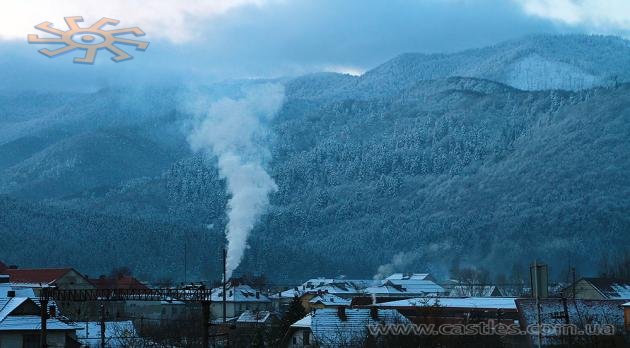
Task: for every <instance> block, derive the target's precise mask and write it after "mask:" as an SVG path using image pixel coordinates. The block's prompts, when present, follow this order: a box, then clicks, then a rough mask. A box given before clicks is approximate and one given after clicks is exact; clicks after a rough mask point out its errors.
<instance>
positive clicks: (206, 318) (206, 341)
mask: <svg viewBox="0 0 630 348" xmlns="http://www.w3.org/2000/svg"><path fill="white" fill-rule="evenodd" d="M201 311H202V314H203V315H202V317H203V319H202V320H203V323H202V325H201V327H202V328H203V333H202V336H201V337H203V343H202V346H203V348H209V347H210V335H209V332H208V329H209V328H208V326H209V323H210V301H202V302H201Z"/></svg>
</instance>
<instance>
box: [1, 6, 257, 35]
mask: <svg viewBox="0 0 630 348" xmlns="http://www.w3.org/2000/svg"><path fill="white" fill-rule="evenodd" d="M267 2H269V0H187V1H175V0H151V1H144V0H108V1H85V0H66V1H49V0H22V1H4V2H3V4H2V11H0V39H1V40H24V39H25V38H26V35H27V34H29V33H34V32H35V29H33V26H35V25H37V24H39V23H42V22H45V21H48V22H52V23H53V24H54V27H56V28H59V29H62V30H65V29H66V27H65V23H64V21H63V17H68V16H83V18H84V19H85V23H86V24H90V23H92V22H94V21H96V20H98V19H100V18H101V17H110V18H115V19H118V20H120V21H121V23H120V24H119V25H118V26H119V27H121V28H122V27H133V26H138V27H140V28H142V29H143V30H144V31H145V32H146V33H148V34H150V35H151V38H158V39H161V38H165V39H168V40H170V41H171V42H175V43H178V42H186V41H190V40H193V39H195V38H197V37H198V33H199V29H200V27H202V26H205V25H207V21H208V20H212V19H213V18H216V17H219V16H221V15H224V14H226V13H228V12H229V11H230V10H232V9H235V8H239V7H243V6H255V7H256V6H263V5H264V4H266V3H267Z"/></svg>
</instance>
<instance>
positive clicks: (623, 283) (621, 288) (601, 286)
mask: <svg viewBox="0 0 630 348" xmlns="http://www.w3.org/2000/svg"><path fill="white" fill-rule="evenodd" d="M583 279H584V280H585V281H587V282H588V283H590V284H591V285H592V286H593V287H594V288H595V289H597V291H598V292H599V293H600V294H602V296H604V298H606V299H610V300H620V299H621V300H630V280H625V279H612V278H583Z"/></svg>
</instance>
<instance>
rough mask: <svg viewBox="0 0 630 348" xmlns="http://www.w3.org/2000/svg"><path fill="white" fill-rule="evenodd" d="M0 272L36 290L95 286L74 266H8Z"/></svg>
mask: <svg viewBox="0 0 630 348" xmlns="http://www.w3.org/2000/svg"><path fill="white" fill-rule="evenodd" d="M0 273H1V274H4V275H8V276H9V282H11V283H14V284H18V285H21V286H25V287H26V286H28V287H32V288H34V289H35V290H36V292H38V291H39V289H40V288H42V287H44V286H56V287H57V288H59V289H72V290H78V289H94V288H95V287H94V285H92V283H90V281H89V280H88V279H87V278H86V277H84V276H83V275H82V274H80V273H79V272H77V271H76V270H74V269H72V268H32V269H19V268H7V269H5V270H3V271H1V272H0Z"/></svg>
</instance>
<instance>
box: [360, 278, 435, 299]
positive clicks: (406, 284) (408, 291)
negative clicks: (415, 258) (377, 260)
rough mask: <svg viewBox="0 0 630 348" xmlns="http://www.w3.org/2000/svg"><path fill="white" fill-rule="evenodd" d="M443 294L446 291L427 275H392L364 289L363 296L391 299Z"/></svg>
mask: <svg viewBox="0 0 630 348" xmlns="http://www.w3.org/2000/svg"><path fill="white" fill-rule="evenodd" d="M445 293H446V290H445V289H444V288H443V287H441V286H440V285H438V284H437V283H436V282H435V279H433V277H432V276H431V275H429V274H428V273H394V274H392V275H391V276H389V277H387V278H385V279H384V280H383V281H382V282H381V284H380V285H377V286H371V287H368V288H367V289H365V294H366V295H369V296H374V297H393V298H411V297H421V296H428V295H434V296H439V295H444V294H445Z"/></svg>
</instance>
